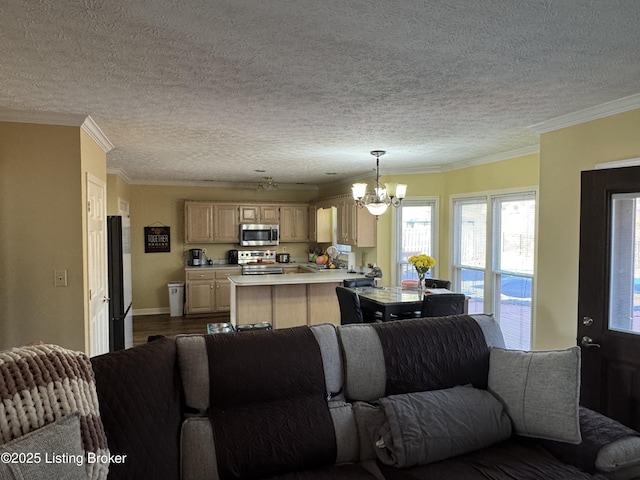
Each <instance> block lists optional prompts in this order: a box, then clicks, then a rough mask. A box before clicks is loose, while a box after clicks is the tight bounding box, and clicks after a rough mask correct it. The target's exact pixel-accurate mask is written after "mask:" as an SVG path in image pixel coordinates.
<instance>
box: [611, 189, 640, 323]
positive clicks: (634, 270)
mask: <svg viewBox="0 0 640 480" xmlns="http://www.w3.org/2000/svg"><path fill="white" fill-rule="evenodd" d="M609 329H610V330H615V331H618V332H626V333H633V334H637V335H640V194H637V193H633V194H614V195H613V196H612V202H611V273H610V288H609Z"/></svg>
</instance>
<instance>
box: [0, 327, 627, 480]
mask: <svg viewBox="0 0 640 480" xmlns="http://www.w3.org/2000/svg"><path fill="white" fill-rule="evenodd" d="M151 340H152V341H150V342H149V343H147V344H145V345H142V346H139V347H136V348H133V349H129V350H124V351H118V352H114V353H110V354H108V355H103V356H100V357H95V358H92V359H91V360H90V362H89V360H88V359H87V358H86V357H84V355H82V354H80V353H77V352H69V351H66V350H64V349H60V348H59V347H54V346H33V347H23V348H20V349H14V350H11V351H9V352H2V353H0V397H1V398H0V400H1V401H0V434H2V437H0V442H1V443H3V445H0V452H2V455H3V458H4V460H7V461H4V462H2V463H0V478H1V479H4V478H21V477H20V476H19V475H23V477H22V478H36V479H37V478H96V479H97V478H105V477H106V478H109V479H147V478H148V479H168V480H177V479H180V478H182V479H185V480H190V479H221V480H226V479H235V478H243V479H257V478H274V479H275V478H278V479H291V480H293V479H311V480H321V479H354V480H357V479H388V480H413V479H444V480H447V479H456V480H465V479H469V480H473V479H487V478H489V479H495V480H502V479H505V480H506V479H510V480H539V479H542V478H544V479H547V480H549V479H550V480H553V479H558V480H560V479H562V480H572V479H592V478H595V479H605V478H609V479H632V478H640V435H639V434H638V433H637V432H635V431H633V430H631V429H629V428H627V427H624V426H623V425H621V424H619V423H617V422H615V421H613V420H611V419H609V418H607V417H604V416H602V415H599V414H597V413H595V412H592V411H590V410H587V409H585V408H582V407H580V406H579V401H578V400H579V399H578V397H579V378H580V350H579V349H578V348H577V347H574V348H570V349H567V350H563V351H547V352H518V351H509V350H505V349H504V342H503V339H502V334H501V332H500V328H499V326H498V324H497V323H496V322H495V320H494V319H493V317H492V316H490V315H473V316H466V315H461V316H452V317H441V318H426V319H411V320H403V321H396V322H388V323H376V324H357V325H344V326H340V327H337V328H336V327H334V326H333V325H330V324H323V325H315V326H312V327H296V328H291V329H282V330H266V331H258V332H238V333H230V334H217V335H180V336H178V337H176V339H175V340H174V339H169V338H164V337H160V338H156V339H151ZM29 432H30V433H29ZM54 451H56V452H57V453H58V454H60V455H61V454H63V453H65V452H66V453H67V454H68V455H67V457H59V458H60V459H64V458H67V461H59V462H57V463H55V462H54V463H51V464H45V463H44V462H42V461H41V462H39V463H37V464H33V463H31V464H25V462H26V460H27V457H26V456H25V454H26V453H32V454H33V453H40V454H41V456H40V458H41V459H42V458H44V457H43V456H42V455H44V454H46V453H51V452H54ZM7 453H8V454H9V455H8V456H7ZM21 454H22V456H21ZM32 459H33V458H32ZM80 459H84V460H83V461H74V460H80ZM89 459H90V460H91V461H89ZM21 460H24V462H21ZM21 468H24V469H25V471H26V472H27V473H24V471H22V472H21V471H20V469H21ZM54 469H56V470H54ZM67 470H69V471H67ZM54 472H55V473H54ZM11 475H14V476H11ZM37 475H42V476H41V477H38V476H37ZM107 475H108V477H107Z"/></svg>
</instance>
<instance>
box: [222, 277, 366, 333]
mask: <svg viewBox="0 0 640 480" xmlns="http://www.w3.org/2000/svg"><path fill="white" fill-rule="evenodd" d="M363 276H364V275H363V274H361V273H348V272H347V270H345V269H335V270H321V271H314V272H310V273H291V274H287V275H239V276H231V277H229V281H230V284H231V323H232V324H233V325H246V324H251V323H261V322H268V323H270V324H271V325H273V328H287V327H296V326H300V325H315V324H318V323H333V324H334V325H340V307H339V306H338V297H337V296H336V287H337V286H339V285H342V281H343V280H346V279H352V278H363Z"/></svg>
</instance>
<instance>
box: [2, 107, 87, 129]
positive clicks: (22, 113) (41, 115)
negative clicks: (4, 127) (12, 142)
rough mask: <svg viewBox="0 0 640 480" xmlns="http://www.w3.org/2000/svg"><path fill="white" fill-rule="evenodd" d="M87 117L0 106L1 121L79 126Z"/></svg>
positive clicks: (78, 114) (76, 114)
mask: <svg viewBox="0 0 640 480" xmlns="http://www.w3.org/2000/svg"><path fill="white" fill-rule="evenodd" d="M86 118H87V116H86V115H82V114H80V113H57V112H33V111H27V110H9V109H4V108H0V121H2V122H14V123H36V124H42V125H62V126H65V127H79V126H81V125H82V123H83V122H84V121H85V119H86Z"/></svg>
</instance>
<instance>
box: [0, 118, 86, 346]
mask: <svg viewBox="0 0 640 480" xmlns="http://www.w3.org/2000/svg"><path fill="white" fill-rule="evenodd" d="M79 132H80V129H79V128H78V127H63V126H48V125H33V124H20V123H6V122H5V123H3V122H0V349H2V348H9V347H12V346H17V345H21V344H24V343H27V342H30V341H33V340H43V341H45V342H50V343H57V344H59V345H63V346H65V347H68V348H72V349H75V350H83V349H84V348H85V337H84V305H85V301H84V298H85V296H84V290H83V277H84V273H83V255H84V251H83V243H82V235H83V233H82V216H83V209H82V188H83V187H82V178H83V176H82V171H81V162H80V142H81V140H80V133H79ZM56 269H66V270H67V271H68V284H69V286H68V287H54V283H53V282H54V270H56Z"/></svg>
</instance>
